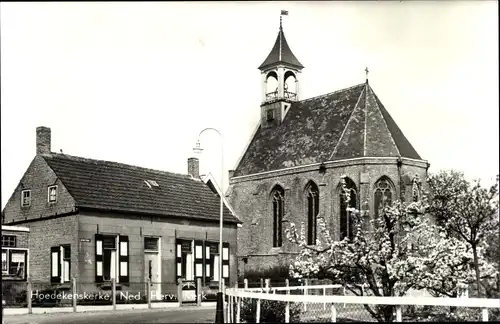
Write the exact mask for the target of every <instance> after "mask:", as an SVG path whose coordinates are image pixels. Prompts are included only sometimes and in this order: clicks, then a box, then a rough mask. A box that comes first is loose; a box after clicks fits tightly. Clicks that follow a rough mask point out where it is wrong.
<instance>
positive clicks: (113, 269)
mask: <svg viewBox="0 0 500 324" xmlns="http://www.w3.org/2000/svg"><path fill="white" fill-rule="evenodd" d="M110 262H111V265H110V267H109V268H110V271H109V272H110V277H111V279H113V278H116V251H115V250H113V251H111V258H110Z"/></svg>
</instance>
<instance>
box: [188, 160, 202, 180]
mask: <svg viewBox="0 0 500 324" xmlns="http://www.w3.org/2000/svg"><path fill="white" fill-rule="evenodd" d="M188 174H189V175H190V176H192V177H193V178H199V177H200V160H199V159H198V158H195V157H192V158H189V159H188Z"/></svg>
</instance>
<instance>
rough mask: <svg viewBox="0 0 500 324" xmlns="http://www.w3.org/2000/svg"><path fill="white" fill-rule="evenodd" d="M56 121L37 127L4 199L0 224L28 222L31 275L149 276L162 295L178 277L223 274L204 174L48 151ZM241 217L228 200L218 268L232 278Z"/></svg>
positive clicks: (126, 280)
mask: <svg viewBox="0 0 500 324" xmlns="http://www.w3.org/2000/svg"><path fill="white" fill-rule="evenodd" d="M50 146H51V130H50V129H49V128H47V127H38V128H37V130H36V147H37V150H36V153H37V154H36V156H35V158H34V159H33V161H32V162H31V164H30V166H29V167H28V169H27V170H26V172H25V174H24V176H23V177H22V178H21V180H20V182H19V185H18V186H17V188H16V189H15V191H14V193H13V194H12V196H11V198H10V199H9V201H8V202H7V204H6V206H5V208H4V211H3V219H2V224H5V225H10V226H24V227H27V228H29V232H30V239H29V244H28V246H29V251H30V276H31V278H32V280H33V281H38V282H50V283H52V284H53V285H58V286H62V287H64V286H68V285H69V282H70V280H71V278H72V277H75V278H76V280H77V281H78V282H79V287H81V288H79V289H82V290H85V291H96V290H97V291H98V290H106V289H110V282H111V280H112V279H115V280H116V283H117V289H121V290H127V289H128V290H133V289H139V288H138V287H142V286H143V285H144V283H145V282H147V280H148V279H150V280H151V282H153V283H154V284H153V286H154V287H153V288H152V289H153V292H154V293H155V295H156V296H161V295H165V294H170V293H174V292H176V289H177V288H176V283H177V281H178V279H180V278H182V279H183V280H195V279H196V278H201V279H202V282H203V285H205V286H207V285H210V284H214V283H218V281H219V279H218V278H219V267H218V262H219V257H220V256H219V234H220V230H219V221H220V198H219V197H220V196H219V195H218V193H217V192H216V191H215V190H213V189H212V188H211V187H209V186H207V185H206V184H205V183H204V182H203V181H202V180H201V178H200V176H199V161H198V159H197V158H190V159H188V171H189V174H187V175H184V174H175V173H170V172H165V171H158V170H151V169H146V168H142V167H137V166H132V165H126V164H122V163H116V162H108V161H99V160H93V159H88V158H82V157H77V156H71V155H66V154H60V153H54V152H51V150H50ZM240 223H241V221H240V220H239V219H238V218H237V217H236V216H235V215H234V214H233V213H232V212H231V211H230V210H229V209H228V208H227V206H225V207H224V228H223V255H222V258H223V259H222V264H223V268H222V276H223V278H224V280H225V283H226V285H227V284H233V283H234V282H235V280H236V271H237V261H236V250H237V248H236V246H237V240H236V238H237V237H236V235H237V234H236V233H237V225H238V224H240Z"/></svg>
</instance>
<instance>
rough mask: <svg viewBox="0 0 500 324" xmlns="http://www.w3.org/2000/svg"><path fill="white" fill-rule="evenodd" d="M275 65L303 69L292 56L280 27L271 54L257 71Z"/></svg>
mask: <svg viewBox="0 0 500 324" xmlns="http://www.w3.org/2000/svg"><path fill="white" fill-rule="evenodd" d="M277 63H287V64H290V65H292V66H294V67H296V68H299V69H303V68H304V66H303V65H302V64H301V63H300V62H299V60H298V59H297V58H296V57H295V55H293V53H292V50H291V49H290V46H288V43H287V42H286V38H285V33H284V32H283V28H281V27H280V31H279V33H278V37H277V38H276V42H275V43H274V46H273V48H272V49H271V52H270V53H269V55H268V56H267V58H266V59H265V60H264V62H263V63H262V64H261V65H260V66H259V69H261V70H262V69H265V68H266V67H268V66H270V65H273V64H277Z"/></svg>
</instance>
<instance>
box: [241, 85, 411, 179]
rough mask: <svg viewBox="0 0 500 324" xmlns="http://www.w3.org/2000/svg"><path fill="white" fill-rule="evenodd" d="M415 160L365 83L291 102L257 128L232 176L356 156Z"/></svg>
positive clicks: (394, 125) (398, 130) (404, 140)
mask: <svg viewBox="0 0 500 324" xmlns="http://www.w3.org/2000/svg"><path fill="white" fill-rule="evenodd" d="M392 156H393V157H398V156H401V157H407V158H412V159H418V160H420V159H421V158H420V156H419V155H418V153H417V152H416V151H415V149H414V148H413V146H412V145H411V144H410V142H409V141H408V140H407V139H406V137H405V136H404V135H403V133H402V132H401V130H400V129H399V127H398V126H397V125H396V123H395V122H394V120H393V119H392V117H391V116H390V115H389V113H388V112H387V110H386V109H385V107H384V106H383V105H382V103H381V102H380V100H379V99H378V98H377V96H376V95H375V93H374V92H373V90H372V88H371V87H370V86H369V85H368V84H367V83H366V84H365V83H363V84H360V85H356V86H353V87H350V88H347V89H343V90H339V91H336V92H332V93H329V94H326V95H323V96H319V97H314V98H311V99H306V100H302V101H298V102H295V103H293V104H292V105H291V107H290V108H289V111H288V113H287V114H286V116H285V118H284V120H283V122H282V123H281V125H279V126H273V127H270V128H262V127H259V128H258V129H257V131H256V133H255V135H254V137H253V139H252V140H251V142H250V144H249V146H248V148H247V150H246V152H244V154H243V156H242V159H241V160H240V162H239V164H238V166H237V167H236V170H235V172H234V176H242V175H248V174H254V173H259V172H265V171H272V170H279V169H283V168H288V167H293V166H299V165H306V164H312V163H321V162H326V161H334V160H342V159H349V158H356V157H392Z"/></svg>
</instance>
